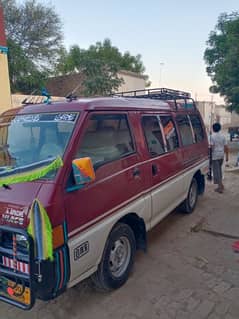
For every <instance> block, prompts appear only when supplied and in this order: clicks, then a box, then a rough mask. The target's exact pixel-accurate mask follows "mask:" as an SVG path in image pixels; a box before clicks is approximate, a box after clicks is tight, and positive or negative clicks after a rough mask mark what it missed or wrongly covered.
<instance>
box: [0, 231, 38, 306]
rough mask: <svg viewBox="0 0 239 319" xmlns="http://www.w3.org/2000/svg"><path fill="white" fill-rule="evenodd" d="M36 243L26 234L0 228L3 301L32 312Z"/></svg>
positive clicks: (0, 268) (1, 291)
mask: <svg viewBox="0 0 239 319" xmlns="http://www.w3.org/2000/svg"><path fill="white" fill-rule="evenodd" d="M33 265H34V256H33V240H32V238H31V237H30V236H29V235H28V234H27V232H26V231H24V230H21V229H16V228H11V227H8V226H0V300H2V301H5V302H7V303H10V304H12V305H15V306H17V307H20V308H22V309H30V308H31V307H32V306H33V304H34V302H35V294H34V290H33V289H32V287H33V281H34V279H33V272H34V270H33Z"/></svg>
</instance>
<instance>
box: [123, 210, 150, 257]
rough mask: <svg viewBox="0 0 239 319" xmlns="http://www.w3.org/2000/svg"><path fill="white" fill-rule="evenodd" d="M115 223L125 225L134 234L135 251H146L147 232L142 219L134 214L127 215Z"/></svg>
mask: <svg viewBox="0 0 239 319" xmlns="http://www.w3.org/2000/svg"><path fill="white" fill-rule="evenodd" d="M117 223H124V224H127V225H128V226H129V227H130V228H131V229H132V230H133V232H134V236H135V240H136V249H141V250H143V251H145V252H146V250H147V232H146V227H145V222H144V220H143V218H141V217H139V216H138V215H137V214H136V213H129V214H127V215H125V216H124V217H122V218H121V219H120V220H118V222H117Z"/></svg>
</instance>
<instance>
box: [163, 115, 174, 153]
mask: <svg viewBox="0 0 239 319" xmlns="http://www.w3.org/2000/svg"><path fill="white" fill-rule="evenodd" d="M160 121H161V124H162V126H163V132H164V136H165V140H166V144H167V150H168V151H169V152H170V151H173V150H175V149H176V148H178V147H179V143H178V135H177V132H176V129H175V124H174V122H173V119H172V116H160Z"/></svg>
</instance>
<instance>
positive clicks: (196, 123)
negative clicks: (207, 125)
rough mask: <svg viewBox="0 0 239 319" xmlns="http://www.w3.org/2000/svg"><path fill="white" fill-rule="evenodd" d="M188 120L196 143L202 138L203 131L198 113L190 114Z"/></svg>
mask: <svg viewBox="0 0 239 319" xmlns="http://www.w3.org/2000/svg"><path fill="white" fill-rule="evenodd" d="M190 120H191V123H192V127H193V132H194V137H195V141H196V143H198V142H200V141H202V140H203V139H204V132H203V128H202V123H201V120H200V118H199V116H198V115H190Z"/></svg>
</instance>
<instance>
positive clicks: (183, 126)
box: [176, 115, 194, 146]
mask: <svg viewBox="0 0 239 319" xmlns="http://www.w3.org/2000/svg"><path fill="white" fill-rule="evenodd" d="M176 120H177V123H178V128H179V131H180V135H181V138H182V143H183V145H184V146H187V145H190V144H193V142H194V140H193V135H192V129H191V125H190V122H189V119H188V117H187V115H179V116H177V117H176Z"/></svg>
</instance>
